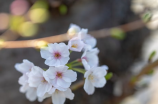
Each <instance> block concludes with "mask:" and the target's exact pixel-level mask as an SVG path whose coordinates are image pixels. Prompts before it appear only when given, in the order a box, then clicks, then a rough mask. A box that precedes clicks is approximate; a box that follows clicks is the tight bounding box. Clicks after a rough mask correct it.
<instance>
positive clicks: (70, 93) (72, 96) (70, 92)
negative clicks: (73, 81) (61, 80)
mask: <svg viewBox="0 0 158 104" xmlns="http://www.w3.org/2000/svg"><path fill="white" fill-rule="evenodd" d="M64 93H65V96H66V98H68V99H70V100H73V99H74V94H73V93H72V91H71V89H70V88H68V89H67V90H66V91H65V92H64Z"/></svg>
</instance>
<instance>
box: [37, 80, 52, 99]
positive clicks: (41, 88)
mask: <svg viewBox="0 0 158 104" xmlns="http://www.w3.org/2000/svg"><path fill="white" fill-rule="evenodd" d="M50 89H51V85H50V84H48V83H43V84H40V85H39V86H38V87H37V96H38V97H43V96H44V94H45V93H46V92H48V91H49V90H50Z"/></svg>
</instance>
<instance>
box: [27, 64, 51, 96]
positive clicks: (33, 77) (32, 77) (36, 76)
mask: <svg viewBox="0 0 158 104" xmlns="http://www.w3.org/2000/svg"><path fill="white" fill-rule="evenodd" d="M48 80H49V79H48V78H47V77H46V76H45V71H44V70H43V69H41V68H40V67H37V66H34V67H33V68H32V71H31V73H30V74H29V79H28V83H29V86H30V87H37V96H38V97H43V96H44V95H45V93H47V92H49V91H50V89H51V87H52V84H50V83H49V82H48Z"/></svg>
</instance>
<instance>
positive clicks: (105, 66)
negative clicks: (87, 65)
mask: <svg viewBox="0 0 158 104" xmlns="http://www.w3.org/2000/svg"><path fill="white" fill-rule="evenodd" d="M100 67H102V68H104V69H105V70H108V69H109V67H108V66H107V65H102V66H100Z"/></svg>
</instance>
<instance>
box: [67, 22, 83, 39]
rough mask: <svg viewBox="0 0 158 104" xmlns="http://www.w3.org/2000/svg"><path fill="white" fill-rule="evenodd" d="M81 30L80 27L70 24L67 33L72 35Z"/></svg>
mask: <svg viewBox="0 0 158 104" xmlns="http://www.w3.org/2000/svg"><path fill="white" fill-rule="evenodd" d="M80 31H81V28H80V27H79V26H77V25H75V24H70V27H69V29H68V35H69V36H71V37H74V36H75V35H76V34H77V33H79V32H80Z"/></svg>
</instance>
